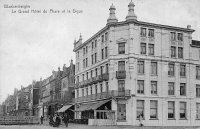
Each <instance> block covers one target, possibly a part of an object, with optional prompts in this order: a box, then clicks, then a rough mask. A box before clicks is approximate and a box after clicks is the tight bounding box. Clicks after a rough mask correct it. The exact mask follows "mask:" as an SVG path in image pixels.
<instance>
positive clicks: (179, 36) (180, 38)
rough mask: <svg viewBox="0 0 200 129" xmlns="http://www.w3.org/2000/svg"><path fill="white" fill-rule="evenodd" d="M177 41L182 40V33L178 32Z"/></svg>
mask: <svg viewBox="0 0 200 129" xmlns="http://www.w3.org/2000/svg"><path fill="white" fill-rule="evenodd" d="M178 41H183V34H182V33H178Z"/></svg>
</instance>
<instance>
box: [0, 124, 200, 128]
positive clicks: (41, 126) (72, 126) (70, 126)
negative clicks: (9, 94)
mask: <svg viewBox="0 0 200 129" xmlns="http://www.w3.org/2000/svg"><path fill="white" fill-rule="evenodd" d="M94 128H95V129H200V127H135V126H87V125H80V124H69V127H68V129H94ZM0 129H58V128H57V127H51V126H43V125H21V126H20V125H12V126H3V125H0ZM59 129H66V127H64V126H63V125H61V126H60V127H59Z"/></svg>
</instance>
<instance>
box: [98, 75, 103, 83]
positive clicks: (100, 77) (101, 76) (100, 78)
mask: <svg viewBox="0 0 200 129" xmlns="http://www.w3.org/2000/svg"><path fill="white" fill-rule="evenodd" d="M97 80H98V82H102V81H103V74H102V75H99V76H97Z"/></svg>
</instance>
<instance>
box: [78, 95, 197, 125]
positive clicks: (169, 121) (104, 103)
mask: <svg viewBox="0 0 200 129" xmlns="http://www.w3.org/2000/svg"><path fill="white" fill-rule="evenodd" d="M199 103H200V101H199V100H198V101H197V100H195V99H183V98H160V97H143V96H141V97H135V96H132V97H130V98H112V99H107V100H99V101H93V102H86V103H77V104H76V105H75V119H87V120H88V125H132V126H138V125H140V123H142V124H143V125H144V126H200V119H199V118H200V117H199V116H200V106H199V105H198V104H199Z"/></svg>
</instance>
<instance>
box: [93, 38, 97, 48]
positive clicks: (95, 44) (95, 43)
mask: <svg viewBox="0 0 200 129" xmlns="http://www.w3.org/2000/svg"><path fill="white" fill-rule="evenodd" d="M94 46H95V48H97V40H95V41H94Z"/></svg>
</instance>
